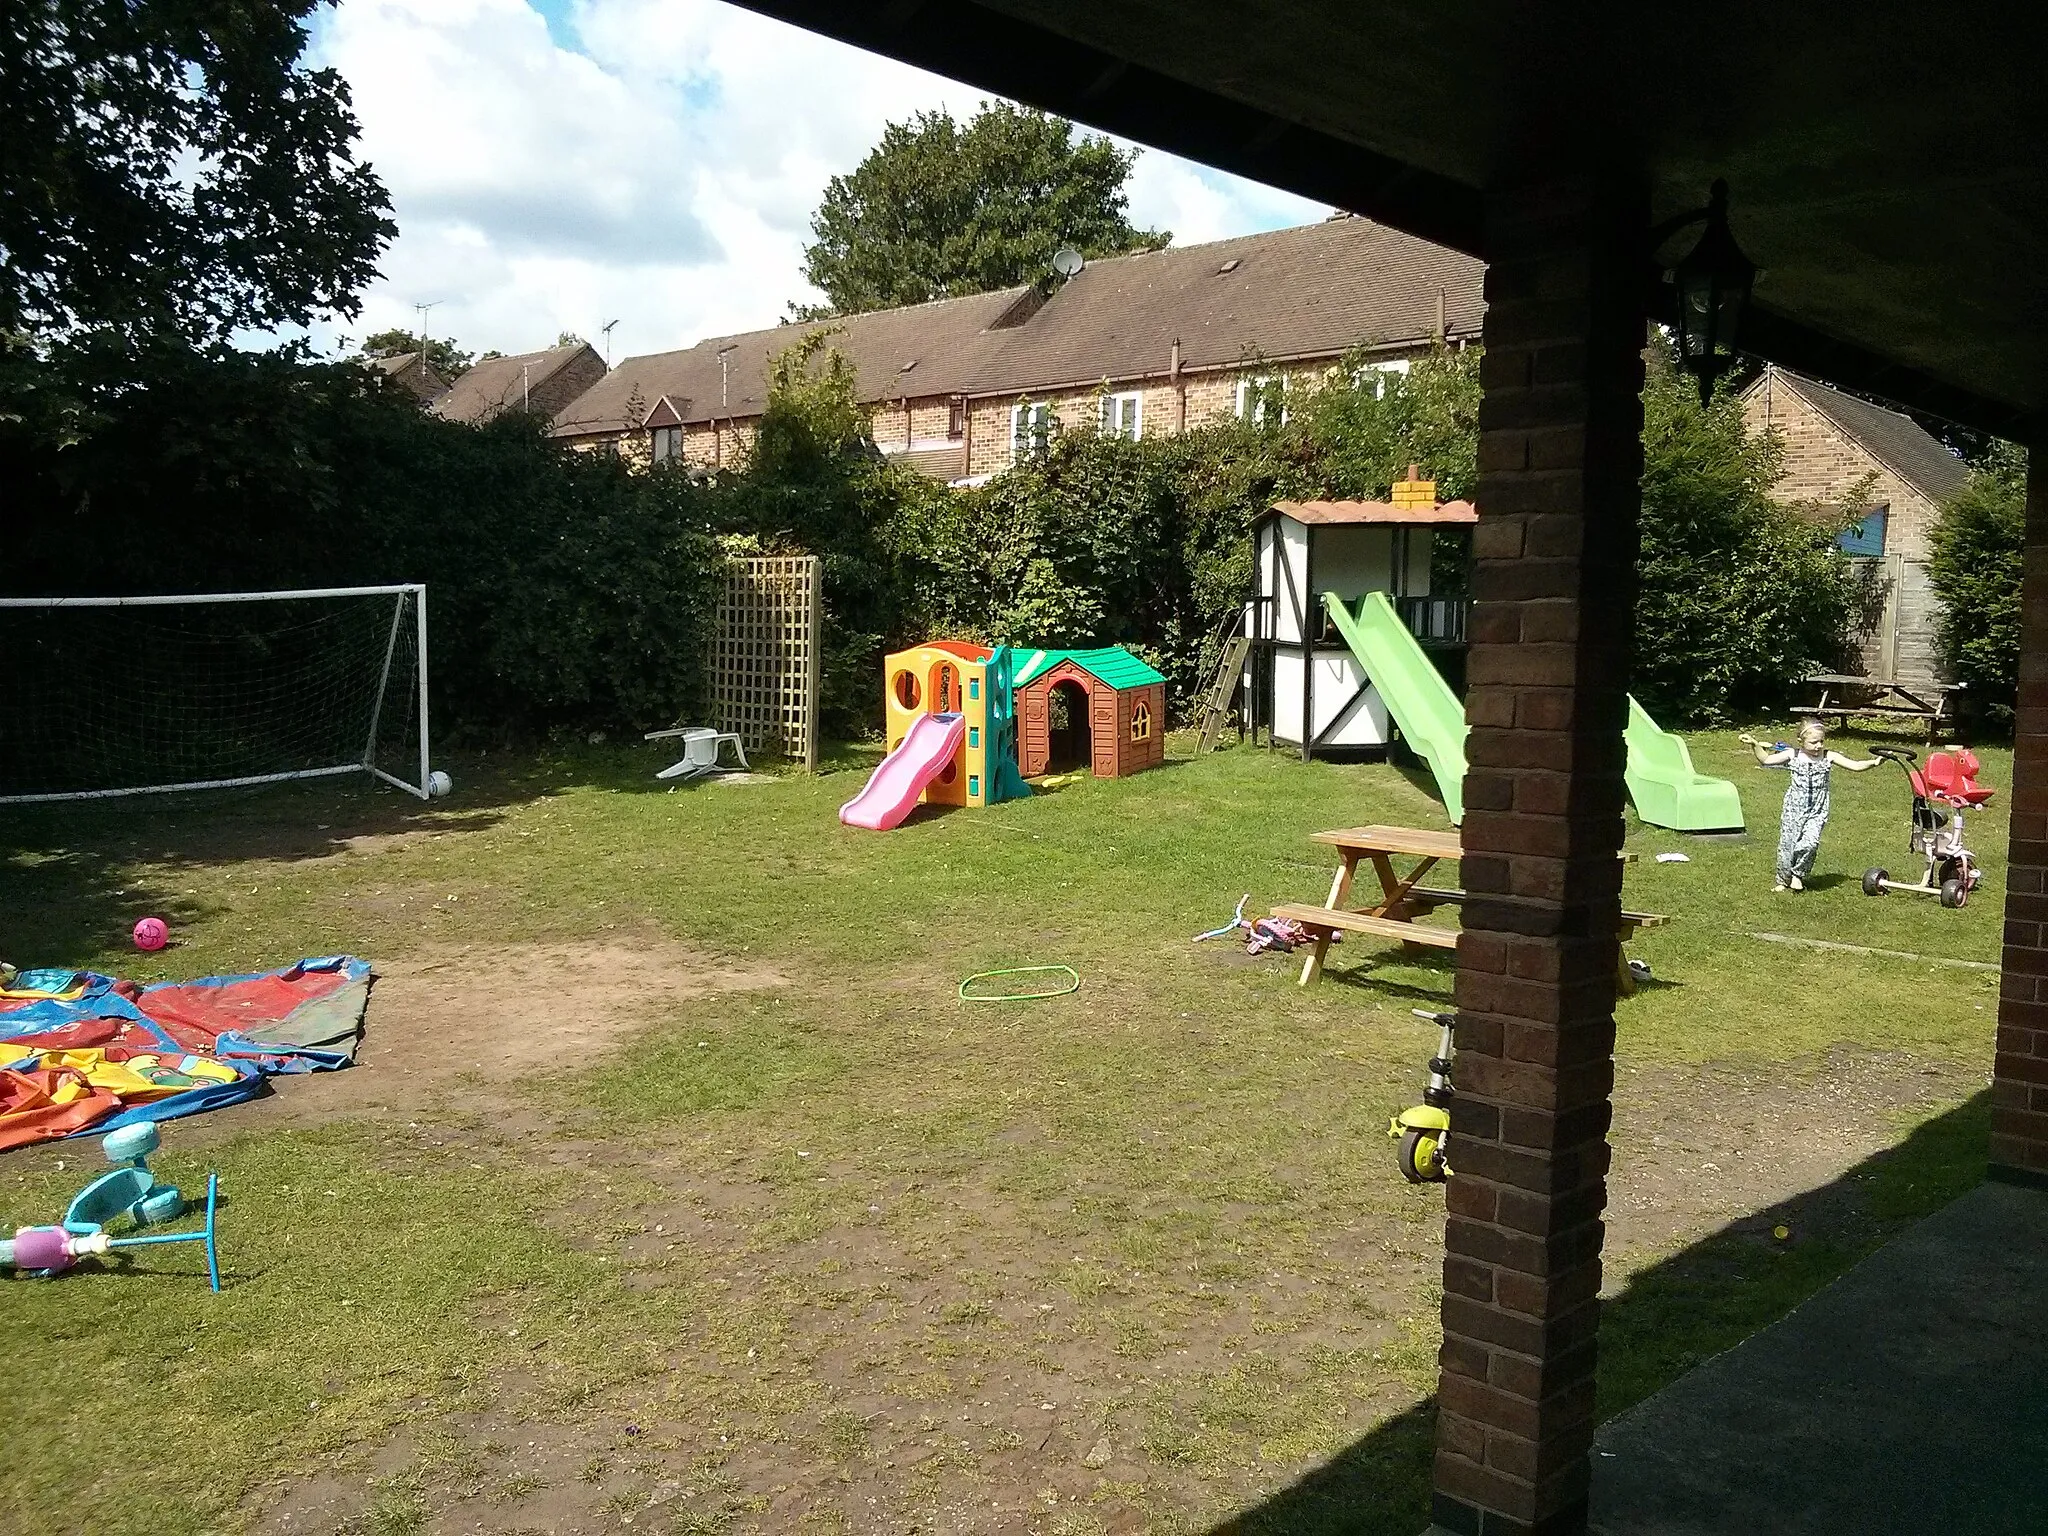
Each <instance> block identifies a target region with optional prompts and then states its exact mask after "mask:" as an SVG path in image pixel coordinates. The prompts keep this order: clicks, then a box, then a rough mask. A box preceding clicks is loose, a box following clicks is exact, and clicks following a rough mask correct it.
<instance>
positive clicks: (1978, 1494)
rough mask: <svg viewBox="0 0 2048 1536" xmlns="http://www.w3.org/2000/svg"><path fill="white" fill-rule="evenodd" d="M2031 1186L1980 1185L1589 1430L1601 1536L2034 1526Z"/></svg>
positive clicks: (2045, 1296)
mask: <svg viewBox="0 0 2048 1536" xmlns="http://www.w3.org/2000/svg"><path fill="white" fill-rule="evenodd" d="M2044 1324H2048V1191H2042V1190H2037V1189H2028V1188H2021V1187H2018V1186H2016V1185H2012V1184H1997V1183H1989V1184H1984V1185H1981V1186H1979V1187H1978V1188H1977V1189H1975V1190H1973V1191H1972V1192H1971V1193H1969V1194H1967V1195H1965V1196H1964V1197H1963V1198H1962V1199H1960V1200H1958V1201H1956V1202H1955V1204H1953V1205H1951V1206H1949V1207H1948V1208H1947V1209H1946V1210H1943V1211H1941V1212H1939V1213H1937V1214H1936V1215H1933V1216H1930V1217H1929V1218H1928V1219H1927V1220H1925V1221H1923V1222H1921V1223H1920V1225H1918V1226H1917V1227H1914V1228H1913V1229H1912V1230H1910V1231H1909V1232H1907V1233H1905V1234H1904V1235H1903V1236H1901V1237H1899V1238H1897V1239H1895V1240H1894V1241H1893V1242H1891V1243H1889V1244H1887V1245H1886V1246H1885V1247H1883V1248H1881V1249H1879V1250H1878V1251H1877V1252H1876V1253H1874V1254H1872V1255H1871V1256H1870V1257H1869V1258H1867V1259H1865V1260H1864V1261H1863V1262H1862V1263H1861V1264H1859V1265H1857V1266H1856V1267H1855V1268H1854V1269H1852V1270H1850V1271H1849V1273H1847V1274H1846V1275H1844V1276H1843V1277H1842V1278H1841V1279H1840V1280H1838V1281H1836V1282H1835V1283H1834V1284H1833V1285H1831V1286H1829V1287H1828V1288H1827V1289H1826V1290H1824V1291H1822V1292H1820V1293H1819V1294H1818V1295H1817V1296H1815V1297H1814V1298H1813V1299H1812V1300H1811V1301H1809V1302H1807V1303H1806V1304H1805V1305H1804V1306H1802V1307H1800V1308H1798V1309H1797V1310H1796V1311H1794V1312H1793V1313H1791V1314H1790V1315H1789V1316H1788V1317H1786V1318H1785V1319H1783V1320H1782V1321H1781V1322H1778V1323H1776V1324H1774V1325H1773V1326H1771V1327H1769V1328H1766V1329H1765V1330H1763V1332H1761V1333H1759V1334H1756V1335H1755V1336H1754V1337H1752V1338H1750V1339H1748V1340H1746V1341H1744V1342H1743V1343H1742V1344H1740V1345H1738V1346H1737V1347H1736V1348H1734V1349H1731V1350H1729V1351H1728V1352H1727V1353H1726V1354H1724V1355H1720V1356H1718V1357H1717V1358H1715V1359H1713V1360H1709V1361H1708V1362H1707V1363H1706V1364H1705V1365H1702V1366H1701V1367H1699V1369H1697V1370H1695V1371H1693V1372H1691V1373H1690V1374H1689V1375H1686V1376H1684V1377H1682V1378H1680V1379H1679V1380H1678V1381H1676V1382H1674V1383H1672V1384H1671V1385H1670V1386H1669V1387H1667V1388H1665V1389H1664V1390H1663V1391H1662V1392H1660V1393H1658V1394H1657V1395H1656V1396H1655V1397H1652V1398H1650V1399H1649V1400H1648V1401H1646V1402H1644V1403H1641V1404H1639V1405H1638V1406H1637V1407H1636V1408H1635V1409H1633V1410H1632V1411H1630V1412H1629V1413H1626V1414H1624V1415H1622V1416H1621V1417H1620V1418H1618V1419H1615V1420H1613V1421H1612V1422H1610V1423H1608V1424H1607V1425H1605V1426H1604V1427H1603V1428H1602V1429H1601V1430H1600V1431H1599V1433H1598V1435H1597V1437H1596V1439H1595V1452H1594V1457H1593V1500H1592V1510H1593V1514H1592V1529H1593V1531H1594V1532H1597V1533H1599V1536H1755V1533H1758V1532H1771V1533H1774V1536H1792V1533H1806V1532H1816V1533H1817V1532H1829V1533H1842V1532H1855V1533H1857V1536H1895V1533H1896V1536H1908V1533H1911V1536H1927V1533H1931V1532H1940V1533H1943V1536H2004V1533H2007V1532H2011V1533H2012V1536H2022V1533H2025V1536H2038V1533H2040V1532H2042V1531H2048V1326H2044Z"/></svg>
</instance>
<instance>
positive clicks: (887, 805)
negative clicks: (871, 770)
mask: <svg viewBox="0 0 2048 1536" xmlns="http://www.w3.org/2000/svg"><path fill="white" fill-rule="evenodd" d="M966 735H967V720H966V717H965V716H962V715H919V716H918V717H917V723H916V724H915V725H913V726H911V728H910V734H909V735H907V736H905V737H904V738H903V741H902V743H901V744H900V745H899V746H898V747H897V748H896V750H895V751H894V752H891V753H890V754H889V755H888V756H887V757H885V758H883V759H882V765H881V766H880V767H879V768H877V769H876V770H875V776H874V777H873V778H871V779H869V780H868V787H867V788H866V789H864V790H862V791H861V792H860V793H859V794H857V795H855V796H854V797H853V798H852V799H851V800H849V801H847V802H846V804H844V805H842V806H841V807H839V819H840V820H841V821H843V822H845V823H846V824H847V825H848V826H849V827H867V828H869V829H870V830H872V831H875V832H886V831H888V830H889V829H890V828H891V827H893V826H897V825H898V824H900V823H901V822H902V820H903V818H904V817H906V816H908V815H909V814H910V810H911V807H912V806H914V805H916V804H917V797H918V796H919V795H921V794H923V793H924V788H925V786H926V785H927V784H929V783H931V781H932V780H933V779H936V778H937V777H938V776H939V775H940V774H942V773H944V772H945V771H946V764H948V763H950V762H952V761H953V754H954V753H956V752H958V751H959V750H960V742H961V740H962V739H963V738H964V737H965V736H966Z"/></svg>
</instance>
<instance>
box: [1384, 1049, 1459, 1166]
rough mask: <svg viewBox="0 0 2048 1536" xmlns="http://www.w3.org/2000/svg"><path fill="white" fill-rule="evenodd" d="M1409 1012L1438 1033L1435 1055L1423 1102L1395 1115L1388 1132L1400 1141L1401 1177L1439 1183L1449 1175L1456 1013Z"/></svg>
mask: <svg viewBox="0 0 2048 1536" xmlns="http://www.w3.org/2000/svg"><path fill="white" fill-rule="evenodd" d="M1409 1011H1410V1012H1411V1013H1413V1014H1414V1015H1415V1017H1417V1018H1418V1019H1427V1020H1429V1022H1430V1023H1432V1024H1434V1025H1436V1027H1437V1028H1438V1030H1439V1031H1441V1033H1440V1034H1439V1035H1438V1037H1437V1046H1436V1054H1435V1055H1434V1056H1432V1057H1430V1058H1429V1084H1428V1086H1427V1087H1425V1088H1424V1089H1423V1090H1422V1102H1421V1103H1420V1104H1417V1105H1415V1106H1413V1107H1412V1108H1409V1109H1404V1110H1402V1111H1401V1113H1400V1114H1398V1115H1396V1116H1394V1118H1393V1120H1392V1121H1391V1122H1389V1124H1388V1126H1387V1135H1388V1137H1389V1138H1390V1139H1392V1140H1394V1141H1396V1142H1399V1143H1400V1146H1399V1148H1398V1149H1397V1151H1396V1153H1395V1156H1396V1157H1398V1158H1399V1160H1400V1163H1401V1177H1402V1178H1404V1179H1406V1180H1407V1181H1408V1182H1409V1183H1410V1184H1441V1183H1442V1182H1443V1181H1444V1180H1445V1179H1447V1178H1449V1177H1450V1176H1451V1164H1450V1145H1451V1099H1452V1097H1453V1092H1454V1090H1453V1089H1452V1087H1451V1036H1452V1034H1453V1033H1454V1032H1455V1030H1456V1029H1457V1024H1458V1016H1457V1015H1456V1014H1455V1013H1432V1012H1431V1011H1430V1010H1429V1009H1427V1008H1412V1009H1410V1010H1409Z"/></svg>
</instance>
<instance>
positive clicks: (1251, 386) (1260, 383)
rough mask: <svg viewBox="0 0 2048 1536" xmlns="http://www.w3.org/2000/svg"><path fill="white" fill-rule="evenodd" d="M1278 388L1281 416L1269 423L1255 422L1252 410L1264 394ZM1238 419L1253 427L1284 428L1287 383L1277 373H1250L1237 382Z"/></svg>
mask: <svg viewBox="0 0 2048 1536" xmlns="http://www.w3.org/2000/svg"><path fill="white" fill-rule="evenodd" d="M1272 386H1278V390H1279V397H1280V411H1279V414H1278V415H1277V416H1276V417H1275V418H1274V419H1273V420H1271V421H1269V422H1260V421H1254V420H1253V418H1252V414H1251V413H1252V410H1253V409H1254V407H1255V405H1256V403H1257V402H1258V400H1259V398H1260V397H1261V396H1262V395H1263V394H1264V392H1265V391H1266V390H1267V389H1268V388H1269V387H1272ZM1237 419H1238V420H1239V421H1246V422H1251V424H1252V425H1253V426H1274V427H1284V426H1286V425H1287V381H1286V379H1284V378H1282V377H1281V376H1280V375H1279V374H1277V373H1248V374H1245V375H1243V376H1242V377H1240V378H1239V379H1238V381H1237Z"/></svg>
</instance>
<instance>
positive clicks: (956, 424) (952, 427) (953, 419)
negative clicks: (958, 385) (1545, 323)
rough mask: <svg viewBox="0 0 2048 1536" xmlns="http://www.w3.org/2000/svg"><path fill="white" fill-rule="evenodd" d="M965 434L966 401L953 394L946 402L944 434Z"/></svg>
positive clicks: (959, 435)
mask: <svg viewBox="0 0 2048 1536" xmlns="http://www.w3.org/2000/svg"><path fill="white" fill-rule="evenodd" d="M966 435H967V402H966V401H965V400H963V399H961V398H960V396H958V395H955V396H954V397H953V398H952V399H951V400H948V401H947V402H946V436H948V437H965V436H966Z"/></svg>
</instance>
